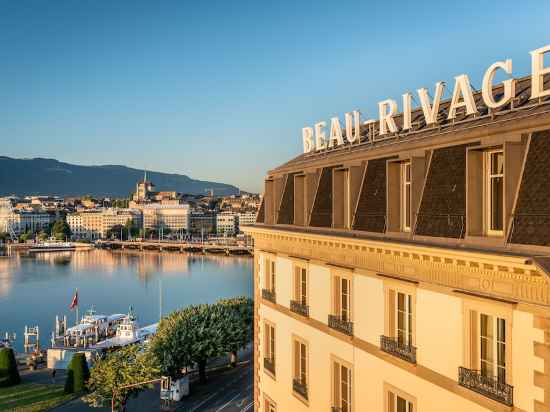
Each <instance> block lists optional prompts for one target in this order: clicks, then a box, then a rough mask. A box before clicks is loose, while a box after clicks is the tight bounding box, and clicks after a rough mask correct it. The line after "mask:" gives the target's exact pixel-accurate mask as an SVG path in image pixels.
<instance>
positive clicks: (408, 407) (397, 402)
mask: <svg viewBox="0 0 550 412" xmlns="http://www.w3.org/2000/svg"><path fill="white" fill-rule="evenodd" d="M385 392H386V408H385V410H386V412H416V399H415V398H413V397H412V396H410V395H408V394H406V393H405V392H403V391H401V390H399V389H397V388H395V387H393V386H391V385H388V384H385Z"/></svg>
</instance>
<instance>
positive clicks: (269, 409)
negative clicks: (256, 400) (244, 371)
mask: <svg viewBox="0 0 550 412" xmlns="http://www.w3.org/2000/svg"><path fill="white" fill-rule="evenodd" d="M264 398H265V412H277V405H275V402H273V401H272V400H271V399H269V398H268V397H267V396H265V395H264Z"/></svg>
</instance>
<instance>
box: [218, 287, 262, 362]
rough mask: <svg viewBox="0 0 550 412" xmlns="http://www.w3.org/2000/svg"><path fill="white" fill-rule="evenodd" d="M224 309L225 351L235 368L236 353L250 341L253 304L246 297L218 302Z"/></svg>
mask: <svg viewBox="0 0 550 412" xmlns="http://www.w3.org/2000/svg"><path fill="white" fill-rule="evenodd" d="M218 304H219V305H222V306H223V307H225V309H226V314H225V315H226V321H225V322H224V324H223V325H224V326H225V328H226V331H225V335H226V338H225V344H226V351H227V352H229V353H231V364H232V366H236V363H237V352H238V351H239V349H242V348H244V347H245V346H246V345H248V343H249V342H250V341H251V340H252V333H253V331H252V323H253V320H254V303H253V301H252V299H250V298H247V297H246V296H240V297H236V298H232V299H221V300H219V301H218Z"/></svg>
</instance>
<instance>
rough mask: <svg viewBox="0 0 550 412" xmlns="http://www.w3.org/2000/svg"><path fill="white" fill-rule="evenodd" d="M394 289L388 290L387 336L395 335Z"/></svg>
mask: <svg viewBox="0 0 550 412" xmlns="http://www.w3.org/2000/svg"><path fill="white" fill-rule="evenodd" d="M395 312H396V310H395V290H393V289H389V290H388V336H390V337H392V338H394V337H395Z"/></svg>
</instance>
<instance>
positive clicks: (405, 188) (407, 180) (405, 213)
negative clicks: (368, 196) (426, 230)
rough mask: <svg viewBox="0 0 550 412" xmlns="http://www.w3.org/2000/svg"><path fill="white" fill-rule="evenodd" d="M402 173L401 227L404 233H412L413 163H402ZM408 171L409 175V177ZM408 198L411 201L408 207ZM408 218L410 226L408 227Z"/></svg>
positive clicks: (400, 191)
mask: <svg viewBox="0 0 550 412" xmlns="http://www.w3.org/2000/svg"><path fill="white" fill-rule="evenodd" d="M399 167H400V173H399V182H400V185H399V186H400V190H399V216H400V221H399V226H400V229H401V231H402V232H407V233H408V232H410V231H411V227H412V216H411V215H412V213H411V210H412V191H411V190H412V162H411V161H410V160H405V161H403V162H401V163H400V165H399ZM407 169H408V175H407ZM407 196H408V200H409V205H408V207H407ZM407 218H408V220H409V224H408V225H407V223H406V222H407Z"/></svg>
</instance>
